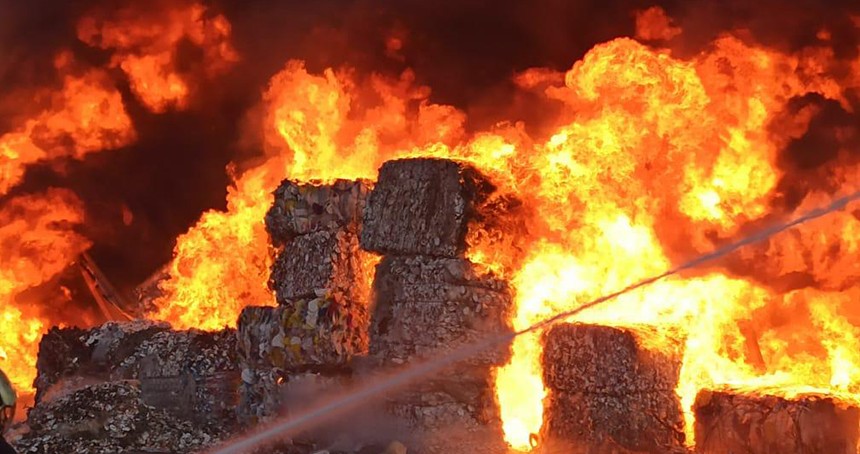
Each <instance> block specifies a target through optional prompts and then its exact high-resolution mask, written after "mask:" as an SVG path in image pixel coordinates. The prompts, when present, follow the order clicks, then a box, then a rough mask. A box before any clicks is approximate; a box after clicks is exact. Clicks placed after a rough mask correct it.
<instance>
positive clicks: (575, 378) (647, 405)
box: [541, 324, 684, 454]
mask: <svg viewBox="0 0 860 454" xmlns="http://www.w3.org/2000/svg"><path fill="white" fill-rule="evenodd" d="M543 342H544V350H543V356H542V358H541V361H542V364H543V379H544V383H545V384H546V386H547V388H548V390H549V393H548V396H547V398H546V399H545V401H544V406H545V421H544V425H543V428H542V431H541V439H543V440H545V446H550V447H552V449H563V450H565V451H566V452H572V453H595V454H601V453H613V454H614V453H653V454H658V453H660V454H662V453H666V452H683V448H684V420H683V414H682V411H681V405H680V402H679V400H678V396H677V395H676V393H675V385H676V384H677V382H678V375H679V371H680V365H681V360H682V348H683V347H682V342H681V341H680V340H678V339H677V337H674V336H672V335H671V334H670V333H661V332H657V331H654V330H651V329H648V328H644V327H642V328H636V329H634V328H612V327H605V326H593V325H583V324H561V325H557V326H555V327H553V328H550V329H549V330H548V331H547V332H546V333H545V334H544V336H543Z"/></svg>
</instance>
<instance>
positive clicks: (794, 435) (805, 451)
mask: <svg viewBox="0 0 860 454" xmlns="http://www.w3.org/2000/svg"><path fill="white" fill-rule="evenodd" d="M765 392H766V391H765ZM693 410H694V413H695V415H696V427H695V430H696V452H698V453H702V454H730V453H745V454H771V453H780V454H801V453H802V454H813V453H814V454H856V452H857V443H858V427H860V409H858V407H856V406H854V405H850V404H846V403H843V402H840V401H839V400H837V399H835V398H833V397H828V396H823V395H811V394H810V395H801V396H796V397H792V398H786V397H778V396H775V395H769V394H765V393H762V394H759V393H755V392H738V391H732V390H723V391H709V390H703V391H701V392H700V393H699V395H698V396H697V397H696V403H695V405H694V406H693Z"/></svg>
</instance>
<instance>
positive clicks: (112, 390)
mask: <svg viewBox="0 0 860 454" xmlns="http://www.w3.org/2000/svg"><path fill="white" fill-rule="evenodd" d="M28 423H29V426H30V431H29V432H28V433H26V434H24V435H23V437H22V438H21V439H19V440H16V441H15V445H16V447H17V449H18V450H19V452H38V453H61V452H94V453H95V452H99V453H107V452H134V451H138V452H193V451H196V450H199V449H201V448H204V447H207V446H211V445H212V444H214V443H216V442H217V441H218V440H219V438H220V437H224V438H226V437H227V436H229V435H230V434H229V432H227V431H225V430H224V429H223V428H211V429H209V428H205V427H203V426H197V425H194V424H192V423H190V422H188V421H183V420H180V419H177V418H174V417H173V416H171V415H170V414H169V413H167V412H164V411H159V410H156V409H153V408H151V407H148V406H146V405H145V404H144V403H143V402H142V401H141V392H140V388H139V387H138V385H137V383H136V382H134V381H121V382H113V383H103V384H99V385H91V386H87V387H85V388H83V389H80V390H77V391H75V392H74V393H71V394H69V395H66V396H63V397H60V398H57V399H54V400H50V401H43V402H41V403H39V404H38V405H36V407H34V408H33V409H32V410H31V411H30V414H29V419H28Z"/></svg>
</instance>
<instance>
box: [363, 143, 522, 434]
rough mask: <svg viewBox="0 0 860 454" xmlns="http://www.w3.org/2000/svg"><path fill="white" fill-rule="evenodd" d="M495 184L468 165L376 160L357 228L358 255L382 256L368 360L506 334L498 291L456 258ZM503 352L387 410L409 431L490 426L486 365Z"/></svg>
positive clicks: (504, 306) (412, 355) (504, 297)
mask: <svg viewBox="0 0 860 454" xmlns="http://www.w3.org/2000/svg"><path fill="white" fill-rule="evenodd" d="M495 191H496V189H495V187H494V186H493V185H492V184H491V183H490V182H489V181H488V180H487V179H486V178H485V177H484V176H483V175H481V174H480V173H479V172H478V171H477V170H475V169H474V168H473V167H471V166H469V165H467V164H463V163H459V162H454V161H448V160H441V159H404V160H398V161H389V162H387V163H385V164H384V165H383V166H382V168H381V169H380V172H379V180H378V181H377V183H376V186H375V187H374V189H373V191H372V192H371V194H370V196H369V198H368V202H367V208H366V210H365V218H364V226H363V229H362V231H361V246H362V247H363V248H364V249H367V250H371V251H374V252H379V253H381V254H384V257H383V259H382V261H381V263H380V264H379V265H378V266H377V269H376V277H375V281H374V310H373V315H372V324H371V332H370V338H371V342H370V354H371V357H372V359H374V360H375V362H377V363H382V364H389V365H391V364H395V365H399V364H404V363H408V362H414V361H418V360H420V359H421V358H424V357H426V356H430V355H435V354H442V353H444V352H445V351H446V350H450V349H455V348H457V347H458V346H460V345H463V344H464V343H468V342H470V341H473V340H475V339H478V338H484V337H486V336H490V335H494V334H501V333H505V332H509V330H510V326H509V323H508V320H509V319H510V310H511V306H512V299H511V295H510V291H509V289H508V287H507V285H506V284H505V283H504V282H502V281H500V280H499V279H496V278H495V277H493V276H492V275H490V274H486V273H482V272H480V271H478V268H477V267H476V266H475V265H474V264H473V263H470V262H469V260H467V259H466V258H465V257H464V254H465V253H466V251H467V247H468V245H467V242H466V238H467V234H468V231H469V228H470V224H472V223H476V222H483V221H484V217H485V216H486V215H487V213H484V212H482V210H481V208H482V207H483V206H484V205H485V203H486V202H487V201H488V200H489V199H490V198H491V196H492V195H493V194H494V193H495ZM509 356H510V352H509V350H508V348H507V347H504V348H501V349H500V350H498V351H493V352H487V353H486V354H484V355H481V356H479V357H477V358H472V359H470V360H468V361H467V362H465V363H464V364H460V365H457V366H455V367H454V370H451V371H449V373H446V374H441V375H440V376H439V377H438V378H436V379H433V380H430V381H427V382H423V383H421V384H417V385H415V386H413V387H411V388H410V389H408V390H407V391H405V392H402V393H400V394H398V395H396V396H392V397H391V399H390V402H389V405H390V408H391V411H392V412H394V413H395V414H396V415H399V416H402V417H404V418H406V419H407V420H408V421H410V422H411V423H412V424H413V425H414V426H417V427H427V428H438V427H441V426H445V425H452V424H456V425H460V426H462V425H463V424H466V425H473V426H478V425H479V424H480V423H487V422H495V421H496V420H497V413H496V405H495V401H494V395H493V389H492V369H493V368H494V367H496V366H499V365H503V364H504V363H505V362H507V360H508V358H509Z"/></svg>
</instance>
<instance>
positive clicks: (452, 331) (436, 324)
mask: <svg viewBox="0 0 860 454" xmlns="http://www.w3.org/2000/svg"><path fill="white" fill-rule="evenodd" d="M512 309H513V300H512V298H511V293H510V290H509V288H508V286H507V284H506V283H505V282H504V281H502V280H499V279H497V278H495V277H494V276H493V275H491V274H488V273H485V272H482V271H481V270H479V269H478V268H477V267H476V266H475V265H473V264H472V263H470V262H469V261H468V260H466V259H462V258H444V257H429V256H414V257H408V256H406V257H400V256H388V257H385V258H384V259H383V260H382V262H380V264H379V265H378V267H377V271H376V279H375V281H374V310H373V315H372V322H371V333H370V338H371V343H370V353H371V354H372V355H373V356H374V357H376V358H379V359H381V360H384V361H385V362H394V363H402V362H406V361H408V360H412V359H415V358H418V357H422V356H425V355H430V354H438V353H440V352H442V351H446V350H453V349H456V348H457V347H458V346H461V345H463V344H466V343H469V342H473V341H476V340H479V339H485V338H486V337H489V336H494V335H502V334H508V333H510V332H511V330H512V327H511V325H510V318H511V317H510V316H511V311H512ZM509 357H510V348H509V346H507V345H502V346H499V347H498V348H494V349H492V350H491V351H487V352H482V353H481V354H479V355H476V356H475V357H473V358H470V359H469V360H468V361H467V363H469V364H474V365H502V364H505V363H506V362H507V360H508V359H509Z"/></svg>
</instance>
